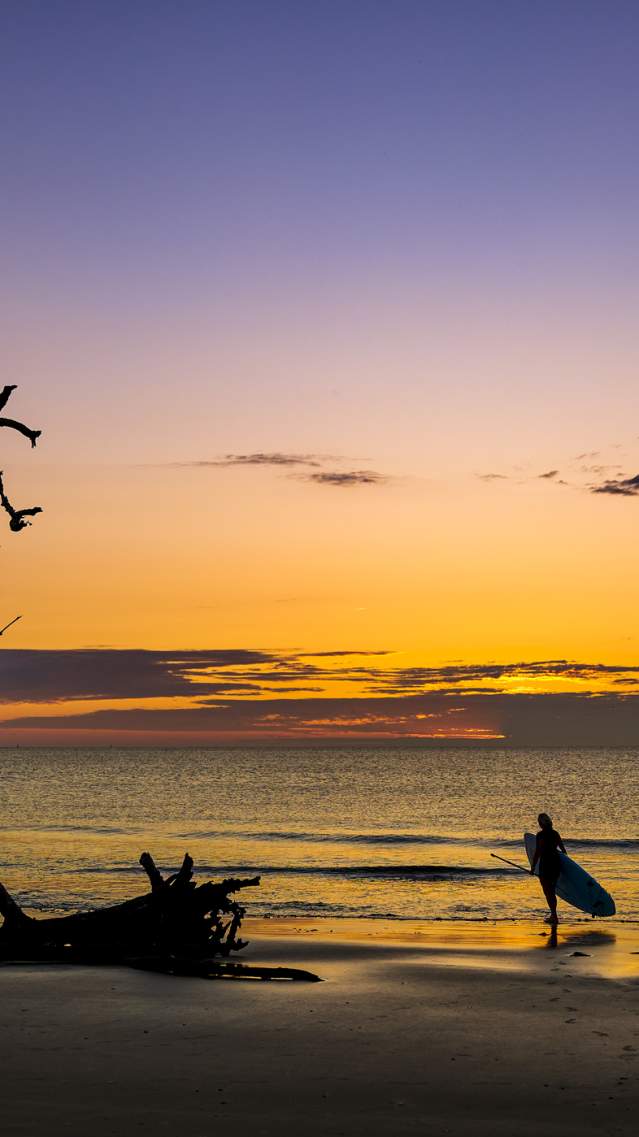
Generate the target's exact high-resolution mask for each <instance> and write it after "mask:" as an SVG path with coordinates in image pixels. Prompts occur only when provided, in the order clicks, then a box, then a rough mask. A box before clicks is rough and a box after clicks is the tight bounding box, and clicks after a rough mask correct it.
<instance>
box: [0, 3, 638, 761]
mask: <svg viewBox="0 0 639 1137" xmlns="http://www.w3.org/2000/svg"><path fill="white" fill-rule="evenodd" d="M638 33H639V10H638V9H637V6H636V5H635V4H632V3H626V2H616V0H612V3H610V2H605V3H604V2H589V0H579V2H577V0H575V2H572V0H554V2H552V3H550V2H549V3H546V2H543V0H542V2H539V3H536V4H534V5H533V4H530V3H523V2H519V0H512V2H509V3H505V2H496V0H495V2H491V0H476V2H473V3H470V2H464V0H460V2H459V3H450V2H449V0H447V2H442V3H439V2H437V0H426V2H425V0H419V2H418V0H415V2H413V0H392V2H391V0H388V2H378V0H340V2H333V0H324V2H323V3H321V4H320V3H310V2H308V3H307V2H304V0H301V2H300V0H296V2H293V0H289V2H278V0H269V2H268V3H262V2H242V0H236V2H233V3H231V2H230V0H228V2H226V0H225V2H222V0H219V2H217V0H209V2H207V3H204V2H199V0H193V2H189V3H186V4H184V3H177V2H175V3H174V2H167V0H152V2H150V0H149V2H147V0H136V3H135V4H131V3H125V2H123V0H108V2H107V0H105V2H102V0H90V2H89V3H80V2H79V0H77V2H63V0H51V2H49V3H46V4H43V3H38V2H33V0H7V2H6V3H5V4H3V10H2V34H1V36H0V63H1V66H0V95H1V103H2V107H3V112H4V113H3V174H2V197H3V208H2V218H3V221H2V224H3V230H4V232H3V238H2V245H3V265H4V271H3V274H2V282H1V283H0V289H1V291H2V297H1V299H2V305H1V307H2V325H3V326H2V345H3V346H2V351H3V355H4V368H3V379H2V383H7V384H14V383H15V384H17V385H18V387H17V390H16V391H15V392H14V393H13V394H12V396H11V399H10V401H9V402H8V404H7V406H6V408H5V410H4V411H3V412H2V414H4V415H10V416H11V417H15V418H17V419H20V420H23V421H25V422H26V423H27V424H28V425H29V426H30V427H34V428H41V429H42V431H43V434H42V438H41V439H40V440H39V442H38V445H37V447H36V449H35V450H32V449H31V448H30V447H29V443H28V442H27V441H26V440H25V439H24V438H23V437H21V436H20V435H18V434H16V433H15V432H13V431H11V430H2V431H1V432H0V447H1V454H0V469H2V470H3V471H4V481H5V486H6V490H7V494H8V496H9V498H10V500H11V501H12V503H13V504H14V506H16V507H24V506H31V505H34V504H38V505H41V506H42V507H43V510H44V512H43V513H42V515H41V516H39V517H36V518H35V519H34V523H33V526H32V527H31V528H29V529H26V530H24V531H23V532H21V533H17V534H16V533H12V532H10V531H9V529H8V524H7V522H8V518H7V517H6V515H4V514H2V516H1V518H0V521H1V527H0V558H1V562H0V563H1V568H2V576H1V589H0V625H2V624H4V623H7V622H8V621H9V620H11V619H12V618H13V617H14V616H15V615H16V614H18V613H21V614H22V615H23V619H22V620H21V621H20V622H19V623H18V624H16V625H15V626H14V627H12V628H11V629H9V630H8V631H7V632H6V633H5V635H4V636H3V638H2V649H3V650H2V651H0V700H1V701H2V703H3V707H2V712H1V714H0V718H1V719H2V730H1V731H0V744H11V743H14V742H16V741H21V742H24V743H25V744H27V743H38V744H49V743H66V742H69V741H72V742H76V741H77V742H82V743H83V744H84V743H88V742H95V744H103V743H105V742H114V743H117V742H119V741H120V742H125V743H131V742H135V741H139V742H140V743H141V744H142V743H144V742H153V743H166V744H167V745H168V744H170V743H171V742H172V741H175V742H177V743H184V742H188V741H193V742H197V743H198V744H199V743H202V742H206V741H212V742H214V741H218V740H221V741H228V740H233V739H238V740H243V739H245V738H246V739H251V740H254V739H262V738H265V739H269V738H270V739H273V738H280V737H287V738H288V737H290V738H296V739H300V740H301V739H304V738H307V737H312V738H314V739H317V738H322V737H342V736H343V737H354V738H359V737H361V738H368V737H372V736H379V737H380V738H391V737H394V736H395V735H397V736H401V737H403V736H409V737H412V738H417V739H419V738H429V737H435V738H450V737H454V738H462V739H471V740H472V739H477V738H496V739H500V740H501V739H503V740H505V741H508V742H513V743H516V744H524V743H527V742H534V743H539V744H551V743H553V742H556V743H558V744H566V743H570V742H574V743H575V744H578V745H584V744H586V743H588V742H590V741H592V742H593V743H596V744H605V743H608V742H609V743H623V744H630V743H635V744H637V743H639V703H638V702H637V698H638V696H637V695H635V694H633V692H634V691H639V686H638V684H639V651H638V649H639V616H638V608H637V575H638V570H639V556H638V553H639V541H638V537H637V534H638V523H639V500H636V499H637V498H639V415H638V411H639V382H638V374H637V372H638V364H639V338H638V335H637V302H638V299H639V267H638V266H639V259H638V253H639V247H638V246H639V229H638V226H637V200H638V199H639V153H638V150H637V145H636V139H637V122H638V114H639V70H638V69H637V57H636V45H637V35H638ZM1 385H2V384H0V386H1ZM150 653H151V654H150Z"/></svg>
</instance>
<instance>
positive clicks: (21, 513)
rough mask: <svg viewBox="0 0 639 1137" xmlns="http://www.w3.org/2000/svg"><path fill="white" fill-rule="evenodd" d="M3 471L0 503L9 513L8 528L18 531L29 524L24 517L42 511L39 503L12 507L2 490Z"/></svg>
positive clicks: (0, 477) (0, 485)
mask: <svg viewBox="0 0 639 1137" xmlns="http://www.w3.org/2000/svg"><path fill="white" fill-rule="evenodd" d="M1 424H2V419H0V425H1ZM2 479H3V472H2V470H0V505H2V508H3V509H4V510H6V512H7V513H8V514H9V517H10V519H11V520H10V521H9V528H10V529H11V530H12V532H13V533H19V532H20V530H21V529H26V528H27V526H28V525H30V524H31V522H30V521H25V520H24V519H25V517H35V516H36V514H37V513H42V507H41V506H40V505H32V506H30V508H29V509H14V508H13V506H12V504H11V502H10V501H9V499H8V497H7V495H6V494H5V492H4V482H3V480H2Z"/></svg>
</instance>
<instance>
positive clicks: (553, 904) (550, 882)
mask: <svg viewBox="0 0 639 1137" xmlns="http://www.w3.org/2000/svg"><path fill="white" fill-rule="evenodd" d="M556 883H557V882H556V880H554V879H553V878H552V877H541V887H542V888H543V890H544V896H545V897H546V900H547V901H548V907H549V908H550V916H551V919H552V920H553V921H554V922H555V923H556V921H557V893H556V892H555V885H556Z"/></svg>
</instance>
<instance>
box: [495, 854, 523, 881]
mask: <svg viewBox="0 0 639 1137" xmlns="http://www.w3.org/2000/svg"><path fill="white" fill-rule="evenodd" d="M490 855H491V857H494V858H495V860H496V861H503V862H504V864H505V865H512V867H513V868H514V869H518V870H519V872H525V873H526V876H531V875H532V874H531V871H530V869H525V868H524V867H523V865H517V864H515V862H514V861H509V860H507V859H506V857H500V856H499V853H491V854H490Z"/></svg>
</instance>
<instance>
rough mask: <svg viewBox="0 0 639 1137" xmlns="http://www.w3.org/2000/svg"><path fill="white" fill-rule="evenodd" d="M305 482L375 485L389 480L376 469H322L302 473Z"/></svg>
mask: <svg viewBox="0 0 639 1137" xmlns="http://www.w3.org/2000/svg"><path fill="white" fill-rule="evenodd" d="M300 477H301V479H302V480H303V481H305V482H314V483H315V484H316V485H319V486H347V487H348V486H374V485H381V484H383V483H384V482H388V481H389V478H388V477H386V475H385V474H378V473H376V472H375V471H374V470H345V471H343V472H342V471H337V470H322V471H321V472H320V473H317V474H302V475H300Z"/></svg>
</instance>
